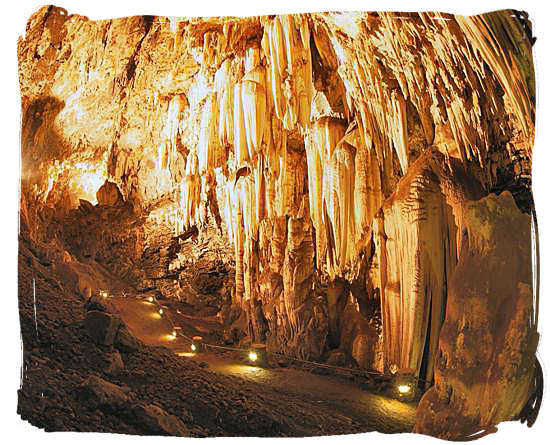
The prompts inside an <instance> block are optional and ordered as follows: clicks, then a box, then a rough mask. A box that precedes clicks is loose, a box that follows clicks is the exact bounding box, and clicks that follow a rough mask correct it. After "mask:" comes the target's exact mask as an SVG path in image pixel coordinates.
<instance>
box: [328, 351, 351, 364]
mask: <svg viewBox="0 0 550 445" xmlns="http://www.w3.org/2000/svg"><path fill="white" fill-rule="evenodd" d="M347 363H348V356H347V355H346V353H345V352H344V351H339V350H338V349H336V350H334V351H332V352H331V353H330V355H329V356H328V359H327V365H331V366H346V364H347Z"/></svg>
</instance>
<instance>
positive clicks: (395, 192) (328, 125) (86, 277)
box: [18, 6, 541, 439]
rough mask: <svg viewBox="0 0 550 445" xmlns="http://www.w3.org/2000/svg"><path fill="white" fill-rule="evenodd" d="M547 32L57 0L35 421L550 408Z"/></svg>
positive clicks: (384, 427) (45, 109) (26, 183)
mask: <svg viewBox="0 0 550 445" xmlns="http://www.w3.org/2000/svg"><path fill="white" fill-rule="evenodd" d="M533 42H534V39H533V38H532V35H531V33H530V25H529V21H528V20H527V18H526V16H525V15H524V14H520V13H517V12H516V11H510V10H503V11H496V12H491V13H486V14H481V15H475V16H467V17H466V16H458V15H452V14H442V13H429V12H422V13H388V12H376V13H366V12H352V13H349V12H348V13H338V12H333V13H311V14H290V15H270V16H261V17H242V18H227V17H212V18H193V19H183V18H174V17H172V18H165V17H157V16H136V17H127V18H120V19H113V20H102V21H93V20H89V19H87V18H86V17H83V16H79V15H76V14H72V15H71V14H68V13H67V11H65V10H64V9H62V8H57V7H54V6H47V7H43V8H41V9H40V10H39V11H37V12H36V13H35V14H33V16H32V17H31V18H30V19H29V23H28V26H27V31H26V34H25V36H23V37H22V38H21V39H19V42H18V59H19V79H20V87H21V102H22V129H21V159H22V163H21V201H20V229H21V230H20V233H19V245H20V250H19V268H18V270H19V274H20V276H19V283H20V284H19V301H20V317H21V320H22V323H21V325H22V335H23V346H24V369H25V370H26V371H25V375H24V378H23V386H22V389H21V391H20V394H19V396H20V400H19V410H20V412H21V415H22V417H24V418H26V419H29V420H30V421H31V422H33V423H34V424H37V425H41V426H43V427H45V428H48V429H56V430H57V429H61V430H79V431H80V430H91V431H96V430H100V431H111V432H126V433H134V434H168V435H180V436H189V435H191V436H217V435H256V436H258V435H259V436H273V435H274V436H297V435H298V436H299V435H316V434H334V433H342V434H343V433H352V432H361V431H370V430H373V429H378V430H379V431H385V432H397V431H413V430H414V431H415V432H420V433H426V434H431V435H434V436H437V437H440V438H444V439H463V438H466V437H470V436H472V435H475V434H477V433H479V432H480V431H484V432H488V431H493V430H494V428H495V425H497V424H498V423H499V422H501V421H505V420H511V419H518V418H519V419H521V420H528V423H529V424H532V422H533V421H534V420H533V419H534V418H536V413H537V411H538V408H536V407H537V406H538V405H537V403H539V404H540V393H541V389H540V388H541V386H540V385H541V380H540V378H539V377H538V376H539V373H538V369H539V368H537V362H536V358H535V351H536V346H537V342H538V334H537V332H536V329H537V327H536V323H534V324H533V323H532V320H535V319H536V317H533V311H534V310H535V309H534V305H533V298H532V295H533V292H532V291H533V282H532V281H533V277H532V274H531V251H530V249H531V236H530V233H531V219H532V218H531V215H532V214H533V212H534V208H533V200H532V194H531V158H532V146H533V142H534V122H535V85H534V72H533V64H532V52H531V49H532V48H531V46H532V44H533ZM500 277H502V278H500ZM514 363H521V366H515V365H514ZM51 369H53V370H57V371H58V373H57V374H58V375H56V373H52V372H51V371H50V370H51ZM41 373H43V374H44V376H45V377H44V378H42V377H41ZM486 376H489V377H486ZM46 383H48V384H50V385H53V386H52V387H54V386H55V387H57V386H59V387H60V388H61V389H60V393H59V394H51V391H47V390H46V392H47V394H48V397H46V398H44V399H41V398H39V397H38V394H39V393H41V392H43V391H42V390H43V389H44V385H45V384H46ZM239 385H242V386H243V388H244V389H243V390H242V391H241V390H239V389H238V387H239ZM279 394H283V396H281V397H279ZM348 402H349V406H348V405H347V403H348ZM303 417H307V420H306V421H304V422H305V423H304V424H301V423H300V422H301V420H300V419H301V418H303ZM242 419H247V421H246V422H243V421H242Z"/></svg>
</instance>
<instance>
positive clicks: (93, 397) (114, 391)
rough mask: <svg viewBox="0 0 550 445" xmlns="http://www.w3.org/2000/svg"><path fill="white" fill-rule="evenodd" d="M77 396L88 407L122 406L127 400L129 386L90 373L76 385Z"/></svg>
mask: <svg viewBox="0 0 550 445" xmlns="http://www.w3.org/2000/svg"><path fill="white" fill-rule="evenodd" d="M76 391H77V396H78V398H79V399H80V400H81V401H82V402H83V403H85V404H86V405H87V406H88V407H90V408H110V409H117V408H122V407H123V406H124V405H126V404H127V403H128V401H129V397H128V393H129V392H130V390H129V388H123V387H122V386H118V385H115V384H114V383H111V382H108V381H107V380H103V379H102V378H100V377H98V376H95V375H90V376H88V378H87V379H86V380H84V382H82V383H81V384H80V385H79V386H78V387H77V390H76Z"/></svg>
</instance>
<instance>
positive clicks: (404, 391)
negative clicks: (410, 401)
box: [397, 385, 412, 395]
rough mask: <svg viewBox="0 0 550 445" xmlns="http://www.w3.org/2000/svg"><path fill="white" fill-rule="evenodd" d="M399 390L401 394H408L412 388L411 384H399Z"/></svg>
mask: <svg viewBox="0 0 550 445" xmlns="http://www.w3.org/2000/svg"><path fill="white" fill-rule="evenodd" d="M397 390H398V391H399V394H403V395H407V394H410V392H411V390H412V388H411V385H399V386H398V387H397Z"/></svg>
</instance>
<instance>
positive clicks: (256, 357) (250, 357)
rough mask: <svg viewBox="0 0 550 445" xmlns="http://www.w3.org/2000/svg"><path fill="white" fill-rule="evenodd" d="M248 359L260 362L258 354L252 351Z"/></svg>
mask: <svg viewBox="0 0 550 445" xmlns="http://www.w3.org/2000/svg"><path fill="white" fill-rule="evenodd" d="M248 358H249V359H250V361H252V362H255V361H256V360H258V354H256V353H255V352H254V351H250V352H249V353H248Z"/></svg>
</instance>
